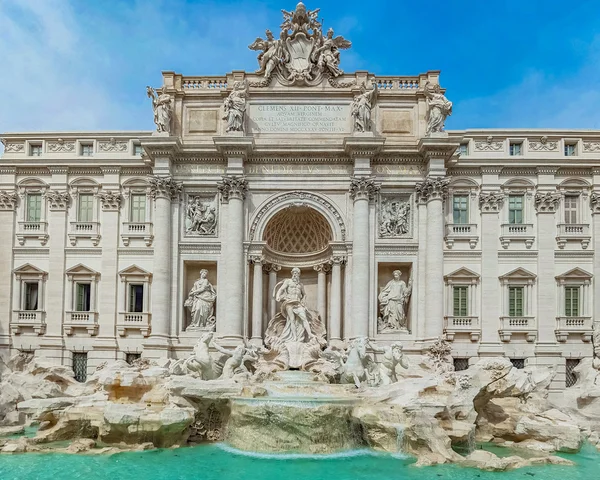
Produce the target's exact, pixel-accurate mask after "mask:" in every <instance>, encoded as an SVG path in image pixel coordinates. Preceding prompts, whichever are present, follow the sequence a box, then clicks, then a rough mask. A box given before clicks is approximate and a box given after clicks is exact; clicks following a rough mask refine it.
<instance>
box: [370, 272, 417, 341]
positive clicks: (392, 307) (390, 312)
mask: <svg viewBox="0 0 600 480" xmlns="http://www.w3.org/2000/svg"><path fill="white" fill-rule="evenodd" d="M392 275H393V278H392V279H391V280H390V281H389V282H388V283H387V285H386V286H385V287H384V288H383V290H382V291H381V293H380V294H379V297H378V299H379V308H380V310H381V317H380V318H379V320H378V322H377V330H378V332H379V333H389V332H398V331H405V330H408V324H407V319H406V307H407V305H408V300H409V299H410V294H411V293H412V274H411V276H410V278H409V279H408V285H406V283H405V282H404V280H401V275H402V272H401V271H400V270H394V272H393V274H392Z"/></svg>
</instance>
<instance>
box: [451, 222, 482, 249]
mask: <svg viewBox="0 0 600 480" xmlns="http://www.w3.org/2000/svg"><path fill="white" fill-rule="evenodd" d="M444 240H445V241H446V246H447V247H448V248H452V247H453V246H454V242H455V241H461V240H465V241H468V242H469V246H470V247H471V248H475V247H476V245H477V242H478V241H479V236H478V235H477V224H475V223H448V224H446V236H445V238H444Z"/></svg>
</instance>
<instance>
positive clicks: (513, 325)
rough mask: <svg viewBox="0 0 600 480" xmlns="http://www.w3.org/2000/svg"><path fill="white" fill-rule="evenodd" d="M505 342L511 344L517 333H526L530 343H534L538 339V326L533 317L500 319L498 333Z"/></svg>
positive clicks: (522, 316) (523, 316) (521, 316)
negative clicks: (512, 337) (513, 336)
mask: <svg viewBox="0 0 600 480" xmlns="http://www.w3.org/2000/svg"><path fill="white" fill-rule="evenodd" d="M498 333H499V334H500V338H501V339H502V341H503V342H510V339H511V336H512V335H513V334H515V333H524V334H525V336H526V338H527V341H528V342H534V341H535V339H536V337H537V324H536V321H535V317H533V316H525V315H520V316H506V317H500V330H499V331H498Z"/></svg>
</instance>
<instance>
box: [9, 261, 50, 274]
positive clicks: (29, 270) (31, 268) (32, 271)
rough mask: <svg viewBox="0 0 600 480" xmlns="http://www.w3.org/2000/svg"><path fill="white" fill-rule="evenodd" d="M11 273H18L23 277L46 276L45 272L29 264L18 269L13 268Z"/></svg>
mask: <svg viewBox="0 0 600 480" xmlns="http://www.w3.org/2000/svg"><path fill="white" fill-rule="evenodd" d="M13 273H18V274H19V275H24V274H32V275H47V272H45V271H44V270H42V269H40V268H38V267H36V266H35V265H32V264H31V263H26V264H24V265H21V266H20V267H18V268H15V269H14V270H13Z"/></svg>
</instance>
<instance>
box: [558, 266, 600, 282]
mask: <svg viewBox="0 0 600 480" xmlns="http://www.w3.org/2000/svg"><path fill="white" fill-rule="evenodd" d="M592 276H593V275H592V274H591V273H589V272H586V271H585V270H583V269H581V268H579V267H575V268H572V269H571V270H569V271H568V272H565V273H563V274H561V275H557V276H556V277H555V278H556V280H591V279H592Z"/></svg>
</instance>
